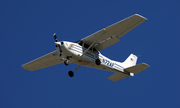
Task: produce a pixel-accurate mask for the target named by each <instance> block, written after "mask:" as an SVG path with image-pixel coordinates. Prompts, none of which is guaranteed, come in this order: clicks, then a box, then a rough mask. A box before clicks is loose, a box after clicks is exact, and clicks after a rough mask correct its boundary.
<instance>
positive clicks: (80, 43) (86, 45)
mask: <svg viewBox="0 0 180 108" xmlns="http://www.w3.org/2000/svg"><path fill="white" fill-rule="evenodd" d="M76 43H78V44H79V45H81V46H83V42H82V41H81V40H79V41H77V42H76ZM84 48H86V49H87V48H89V45H88V44H85V43H84ZM89 50H90V51H93V52H95V53H97V54H99V51H97V50H96V49H95V48H93V49H92V48H90V49H89Z"/></svg>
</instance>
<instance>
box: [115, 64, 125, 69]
mask: <svg viewBox="0 0 180 108" xmlns="http://www.w3.org/2000/svg"><path fill="white" fill-rule="evenodd" d="M115 65H117V66H119V67H121V68H123V67H122V66H120V65H118V64H116V63H115ZM123 69H124V68H123Z"/></svg>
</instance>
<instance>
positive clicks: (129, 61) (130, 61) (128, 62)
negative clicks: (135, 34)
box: [123, 54, 138, 68]
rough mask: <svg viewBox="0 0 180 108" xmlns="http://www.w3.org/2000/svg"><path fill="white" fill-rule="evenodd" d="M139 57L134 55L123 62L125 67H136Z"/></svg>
mask: <svg viewBox="0 0 180 108" xmlns="http://www.w3.org/2000/svg"><path fill="white" fill-rule="evenodd" d="M137 59H138V57H137V56H136V55H134V54H131V55H130V56H129V57H128V58H127V59H126V60H125V61H124V62H123V67H124V68H128V67H131V66H134V65H136V62H137Z"/></svg>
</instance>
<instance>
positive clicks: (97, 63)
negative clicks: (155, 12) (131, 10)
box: [22, 14, 149, 81]
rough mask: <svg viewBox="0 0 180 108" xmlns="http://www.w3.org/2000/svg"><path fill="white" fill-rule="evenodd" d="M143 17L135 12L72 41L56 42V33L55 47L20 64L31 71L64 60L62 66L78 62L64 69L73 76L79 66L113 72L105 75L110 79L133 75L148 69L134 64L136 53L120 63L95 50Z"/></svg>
mask: <svg viewBox="0 0 180 108" xmlns="http://www.w3.org/2000/svg"><path fill="white" fill-rule="evenodd" d="M145 20H147V19H146V18H144V17H142V16H141V15H138V14H135V15H133V16H130V17H128V18H126V19H124V20H122V21H119V22H117V23H115V24H113V25H111V26H108V27H106V28H104V29H102V30H99V31H98V32H96V33H94V34H91V35H89V36H88V37H85V38H83V39H81V40H80V41H78V42H75V43H74V42H67V41H60V42H59V41H58V39H57V37H56V34H54V38H55V41H56V42H55V46H56V50H55V51H53V52H51V53H49V54H46V55H44V56H42V57H40V58H37V59H35V60H33V61H31V62H29V63H26V64H24V65H22V67H23V68H24V69H27V70H30V71H34V70H38V69H42V68H46V67H49V66H53V65H57V64H60V63H63V62H64V64H65V65H66V66H67V65H69V64H70V63H76V64H78V65H79V66H78V67H77V68H76V69H75V70H74V71H69V72H68V74H69V76H70V77H73V76H74V72H75V71H76V70H77V69H78V68H79V67H80V66H87V67H91V68H97V69H102V70H106V71H111V72H115V73H114V74H113V75H111V76H110V77H108V79H110V80H112V81H117V80H120V79H123V78H126V77H129V76H134V74H137V73H139V72H141V71H143V70H145V69H146V68H148V67H149V65H147V64H145V63H141V64H138V65H136V62H137V56H136V55H134V54H131V55H130V56H129V57H128V58H127V59H126V60H125V61H124V62H117V61H114V60H111V59H109V58H107V57H105V56H103V55H102V54H101V53H100V52H99V51H101V50H103V49H105V48H107V47H109V46H111V45H113V44H115V43H117V42H119V41H120V40H119V38H120V37H122V36H123V35H124V34H126V33H127V32H129V31H130V30H132V29H133V28H135V27H136V26H138V25H139V24H141V23H142V22H144V21H145Z"/></svg>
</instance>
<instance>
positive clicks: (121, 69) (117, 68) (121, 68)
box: [113, 66, 122, 70]
mask: <svg viewBox="0 0 180 108" xmlns="http://www.w3.org/2000/svg"><path fill="white" fill-rule="evenodd" d="M113 67H114V68H117V69H119V70H122V68H119V67H116V66H113Z"/></svg>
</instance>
